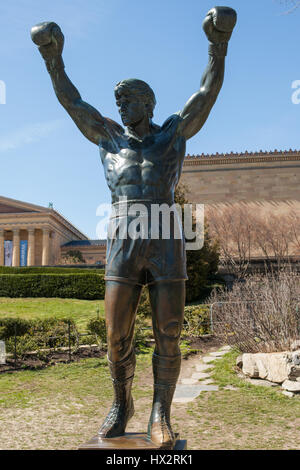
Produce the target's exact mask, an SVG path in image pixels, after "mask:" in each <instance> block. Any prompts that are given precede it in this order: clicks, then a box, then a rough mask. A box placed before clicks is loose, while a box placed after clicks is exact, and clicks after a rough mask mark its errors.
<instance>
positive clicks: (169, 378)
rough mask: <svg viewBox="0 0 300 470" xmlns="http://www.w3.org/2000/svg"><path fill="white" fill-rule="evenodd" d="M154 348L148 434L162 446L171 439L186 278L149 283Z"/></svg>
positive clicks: (172, 435)
mask: <svg viewBox="0 0 300 470" xmlns="http://www.w3.org/2000/svg"><path fill="white" fill-rule="evenodd" d="M149 295H150V301H151V306H152V311H153V331H154V336H155V341H156V347H155V351H154V354H153V359H152V365H153V378H154V395H153V405H152V412H151V416H150V420H149V425H148V437H149V438H150V439H151V441H153V442H154V443H155V444H157V445H160V446H163V445H170V444H172V443H173V442H174V433H173V431H172V428H171V423H170V409H171V403H172V399H173V395H174V391H175V387H176V382H177V379H178V376H179V372H180V364H181V354H180V348H179V339H180V332H181V328H182V323H183V316H184V303H185V281H173V282H157V283H154V284H151V285H150V286H149Z"/></svg>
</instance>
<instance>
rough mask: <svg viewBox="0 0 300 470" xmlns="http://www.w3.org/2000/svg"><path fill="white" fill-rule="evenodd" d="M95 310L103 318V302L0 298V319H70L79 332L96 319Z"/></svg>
mask: <svg viewBox="0 0 300 470" xmlns="http://www.w3.org/2000/svg"><path fill="white" fill-rule="evenodd" d="M97 309H99V315H100V317H103V316H104V300H77V299H58V298H19V299H11V298H7V297H0V317H20V318H25V319H33V318H41V319H42V318H49V317H56V318H72V319H73V320H75V322H76V324H77V327H78V328H79V330H81V331H84V330H85V328H86V324H87V322H88V321H89V320H90V319H91V318H95V317H96V315H97Z"/></svg>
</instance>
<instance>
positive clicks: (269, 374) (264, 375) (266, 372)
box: [242, 351, 300, 383]
mask: <svg viewBox="0 0 300 470" xmlns="http://www.w3.org/2000/svg"><path fill="white" fill-rule="evenodd" d="M298 353H299V351H296V352H293V353H292V352H289V351H284V352H277V353H256V354H249V353H246V354H243V356H242V361H243V367H242V371H243V373H244V374H245V375H246V376H248V377H252V378H260V379H265V380H269V381H270V382H276V383H282V382H284V381H285V380H287V379H294V380H295V379H296V378H297V377H300V366H299V365H295V362H297V361H298Z"/></svg>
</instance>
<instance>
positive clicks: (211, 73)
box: [180, 7, 237, 139]
mask: <svg viewBox="0 0 300 470" xmlns="http://www.w3.org/2000/svg"><path fill="white" fill-rule="evenodd" d="M236 20H237V14H236V12H235V10H233V9H232V8H228V7H215V8H212V9H211V10H210V11H209V12H208V13H207V15H206V18H205V19H204V22H203V29H204V32H205V34H206V36H207V38H208V40H209V43H210V44H209V62H208V65H207V68H206V70H205V72H204V75H203V77H202V80H201V85H200V90H199V91H197V92H196V93H195V94H194V95H193V96H191V98H190V99H189V100H188V102H187V103H186V105H185V107H184V108H183V110H182V111H181V113H180V116H181V117H182V122H181V133H182V134H183V135H184V137H185V138H186V139H190V138H191V137H193V136H194V135H195V134H197V132H198V131H199V130H200V129H201V127H202V126H203V124H204V123H205V121H206V119H207V117H208V115H209V113H210V110H211V109H212V107H213V105H214V103H215V101H216V99H217V97H218V94H219V91H220V90H221V87H222V84H223V79H224V68H225V56H226V54H227V46H228V41H229V39H230V37H231V34H232V31H233V28H234V26H235V24H236Z"/></svg>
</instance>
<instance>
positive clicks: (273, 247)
mask: <svg viewBox="0 0 300 470" xmlns="http://www.w3.org/2000/svg"><path fill="white" fill-rule="evenodd" d="M206 214H207V220H208V227H209V231H210V236H211V237H212V238H213V239H216V240H217V241H218V243H219V247H220V258H221V265H222V266H223V267H225V268H226V270H227V271H228V272H229V273H232V274H234V275H235V276H237V277H238V278H241V277H244V275H245V273H246V272H247V271H248V267H249V265H250V263H251V260H252V259H253V258H259V259H262V260H265V261H275V263H276V266H277V269H280V267H281V265H282V264H283V263H285V262H287V261H288V260H289V259H290V258H291V257H294V256H299V255H300V215H299V214H297V213H296V212H295V211H291V212H289V213H286V214H272V213H269V214H268V213H267V214H266V213H265V212H264V211H263V210H259V209H258V208H255V209H254V208H249V207H247V206H246V205H243V206H242V205H233V206H228V207H225V208H222V209H219V208H209V209H208V210H207V213H206Z"/></svg>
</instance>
